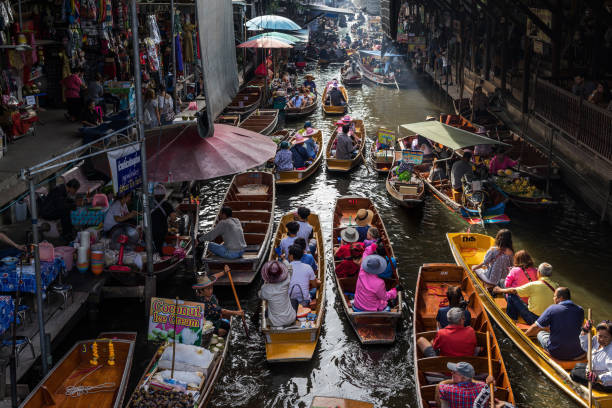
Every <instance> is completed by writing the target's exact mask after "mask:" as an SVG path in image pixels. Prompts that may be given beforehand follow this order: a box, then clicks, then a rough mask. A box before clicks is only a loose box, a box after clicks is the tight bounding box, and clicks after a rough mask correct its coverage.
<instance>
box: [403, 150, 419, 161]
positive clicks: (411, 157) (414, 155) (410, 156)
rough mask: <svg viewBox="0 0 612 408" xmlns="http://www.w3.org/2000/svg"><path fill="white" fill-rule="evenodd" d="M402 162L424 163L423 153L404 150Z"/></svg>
mask: <svg viewBox="0 0 612 408" xmlns="http://www.w3.org/2000/svg"><path fill="white" fill-rule="evenodd" d="M402 161H403V162H404V163H412V164H421V163H423V152H422V151H420V150H402Z"/></svg>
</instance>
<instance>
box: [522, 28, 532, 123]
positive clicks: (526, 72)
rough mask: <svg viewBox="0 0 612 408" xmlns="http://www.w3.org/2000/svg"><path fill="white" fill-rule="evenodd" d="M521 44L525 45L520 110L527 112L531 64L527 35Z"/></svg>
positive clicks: (529, 42) (529, 39) (529, 41)
mask: <svg viewBox="0 0 612 408" xmlns="http://www.w3.org/2000/svg"><path fill="white" fill-rule="evenodd" d="M523 44H524V47H525V60H524V61H523V91H522V98H521V111H522V112H523V113H527V112H529V77H530V76H531V72H529V71H530V65H531V46H532V45H531V38H529V37H528V36H527V35H525V36H524V37H523Z"/></svg>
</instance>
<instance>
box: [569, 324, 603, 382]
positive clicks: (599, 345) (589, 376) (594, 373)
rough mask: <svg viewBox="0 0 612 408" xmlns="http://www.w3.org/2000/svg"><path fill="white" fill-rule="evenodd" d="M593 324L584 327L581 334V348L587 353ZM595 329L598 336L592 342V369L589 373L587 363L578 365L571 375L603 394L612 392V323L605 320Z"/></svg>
mask: <svg viewBox="0 0 612 408" xmlns="http://www.w3.org/2000/svg"><path fill="white" fill-rule="evenodd" d="M591 328H592V324H591V322H590V321H589V322H587V323H586V324H585V325H584V326H583V327H582V333H581V334H580V346H581V347H582V350H584V351H585V352H586V351H588V339H589V336H590V333H591ZM595 329H596V330H597V334H596V335H595V336H593V342H592V350H593V351H592V367H591V371H590V372H587V364H586V363H578V364H576V367H574V368H573V369H572V371H571V372H570V375H571V377H572V380H574V381H576V382H579V383H580V384H584V385H587V384H588V381H590V382H592V383H593V388H595V389H596V390H599V391H603V392H612V346H610V344H611V342H612V323H610V321H609V320H605V321H603V322H601V323H599V324H598V325H597V326H596V327H595Z"/></svg>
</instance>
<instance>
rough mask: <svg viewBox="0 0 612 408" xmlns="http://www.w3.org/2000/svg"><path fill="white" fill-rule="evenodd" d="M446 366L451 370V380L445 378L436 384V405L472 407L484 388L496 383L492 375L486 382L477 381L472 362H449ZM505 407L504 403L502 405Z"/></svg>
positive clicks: (458, 407) (443, 406) (459, 407)
mask: <svg viewBox="0 0 612 408" xmlns="http://www.w3.org/2000/svg"><path fill="white" fill-rule="evenodd" d="M446 367H447V368H448V369H449V370H450V371H451V374H452V377H451V379H450V380H443V381H440V382H439V383H438V384H436V391H435V398H436V407H441V408H466V407H469V408H471V407H472V406H473V404H474V402H475V400H476V397H477V396H478V395H479V393H480V391H482V389H483V388H489V387H488V385H489V384H492V383H495V379H494V378H493V377H492V376H490V375H489V376H487V379H486V382H484V383H483V382H480V381H475V380H474V376H475V375H476V372H475V370H474V367H473V366H472V365H471V364H470V363H466V362H464V361H461V362H459V363H448V364H447V365H446ZM502 407H503V405H502Z"/></svg>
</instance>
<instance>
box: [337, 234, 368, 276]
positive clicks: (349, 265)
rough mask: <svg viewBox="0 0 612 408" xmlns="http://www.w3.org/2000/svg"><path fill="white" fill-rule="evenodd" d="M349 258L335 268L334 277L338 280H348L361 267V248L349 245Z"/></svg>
mask: <svg viewBox="0 0 612 408" xmlns="http://www.w3.org/2000/svg"><path fill="white" fill-rule="evenodd" d="M350 251H351V256H350V258H344V260H343V261H342V262H340V263H339V264H338V266H336V271H335V272H336V276H337V277H339V278H349V277H351V276H355V275H357V272H359V268H360V267H361V259H362V257H363V247H362V246H361V245H357V244H355V243H353V244H351V248H350Z"/></svg>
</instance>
